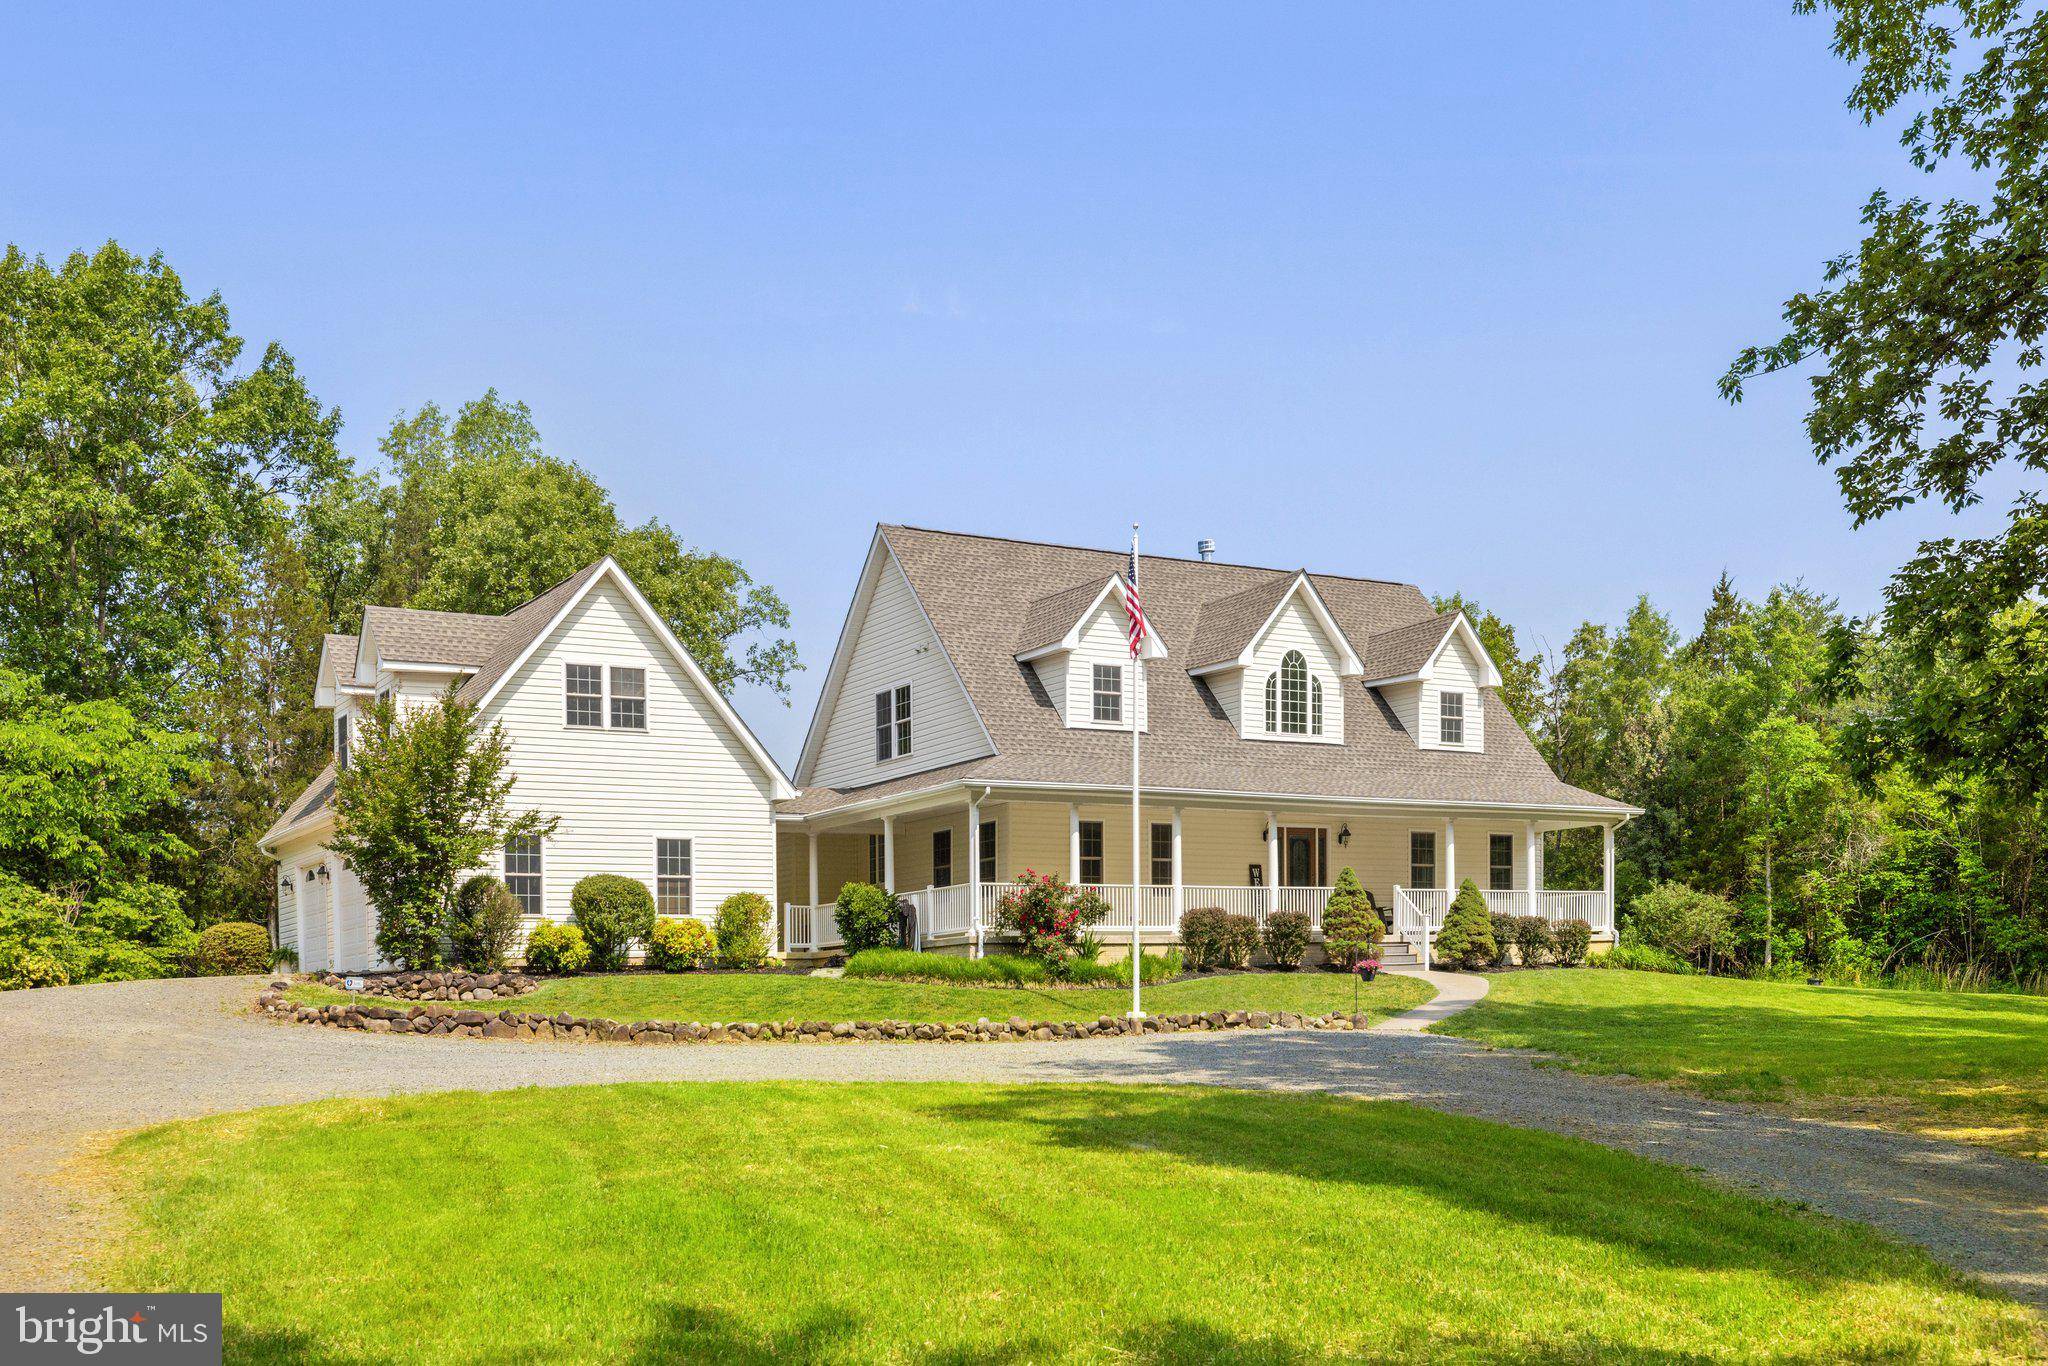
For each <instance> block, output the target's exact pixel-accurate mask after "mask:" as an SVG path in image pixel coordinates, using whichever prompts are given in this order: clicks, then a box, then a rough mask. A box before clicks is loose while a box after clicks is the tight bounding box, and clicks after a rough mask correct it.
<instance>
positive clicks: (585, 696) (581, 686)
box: [563, 664, 604, 727]
mask: <svg viewBox="0 0 2048 1366" xmlns="http://www.w3.org/2000/svg"><path fill="white" fill-rule="evenodd" d="M564 668H565V670H566V673H565V675H564V682H563V687H564V689H565V700H566V704H567V718H566V719H567V721H568V723H569V724H570V725H572V726H599V727H601V726H603V725H604V666H603V665H600V664H569V665H565V666H564Z"/></svg>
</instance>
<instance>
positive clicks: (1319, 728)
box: [1308, 678, 1323, 735]
mask: <svg viewBox="0 0 2048 1366" xmlns="http://www.w3.org/2000/svg"><path fill="white" fill-rule="evenodd" d="M1308 733H1309V734H1310V735H1321V734H1322V733H1323V680H1322V679H1320V678H1311V679H1309V681H1308Z"/></svg>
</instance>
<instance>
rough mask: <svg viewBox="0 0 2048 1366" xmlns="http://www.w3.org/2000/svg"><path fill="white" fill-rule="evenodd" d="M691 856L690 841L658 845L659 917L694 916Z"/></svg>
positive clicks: (660, 841)
mask: <svg viewBox="0 0 2048 1366" xmlns="http://www.w3.org/2000/svg"><path fill="white" fill-rule="evenodd" d="M691 852H692V851H691V849H690V842H689V841H688V840H665V839H657V840H656V841H655V842H654V909H655V911H656V912H657V913H658V914H661V915H688V914H689V913H690V863H691Z"/></svg>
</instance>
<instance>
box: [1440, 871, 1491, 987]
mask: <svg viewBox="0 0 2048 1366" xmlns="http://www.w3.org/2000/svg"><path fill="white" fill-rule="evenodd" d="M1498 948H1499V946H1498V945H1496V944H1495V943H1494V942H1493V920H1492V918H1491V917H1490V916H1489V915H1488V914H1487V910H1486V897H1485V896H1484V895H1483V894H1482V893H1481V892H1480V890H1479V884H1478V883H1476V882H1474V881H1473V880H1472V879H1471V878H1469V877H1468V878H1466V879H1465V880H1464V881H1463V882H1460V883H1459V884H1458V894H1457V895H1456V896H1454V897H1452V898H1451V908H1450V910H1448V911H1446V912H1445V913H1444V927H1443V929H1441V930H1439V931H1438V932H1437V936H1436V956H1437V958H1438V959H1439V960H1441V961H1442V962H1445V963H1448V964H1451V965H1452V966H1454V967H1462V968H1483V967H1485V966H1486V965H1487V964H1488V963H1491V962H1492V961H1493V955H1494V953H1495V952H1496V951H1497V950H1498Z"/></svg>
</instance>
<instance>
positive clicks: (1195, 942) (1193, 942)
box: [1180, 906, 1224, 972]
mask: <svg viewBox="0 0 2048 1366" xmlns="http://www.w3.org/2000/svg"><path fill="white" fill-rule="evenodd" d="M1223 921H1224V911H1223V908H1222V907H1221V906H1196V907H1194V908H1193V909H1191V910H1189V911H1186V912H1184V913H1183V914H1182V915H1181V918H1180V942H1181V949H1182V951H1183V952H1184V953H1185V955H1186V957H1187V964H1188V968H1189V969H1190V970H1191V971H1194V972H1208V971H1210V970H1211V969H1213V968H1215V967H1218V966H1219V965H1221V964H1222V962H1223Z"/></svg>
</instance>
